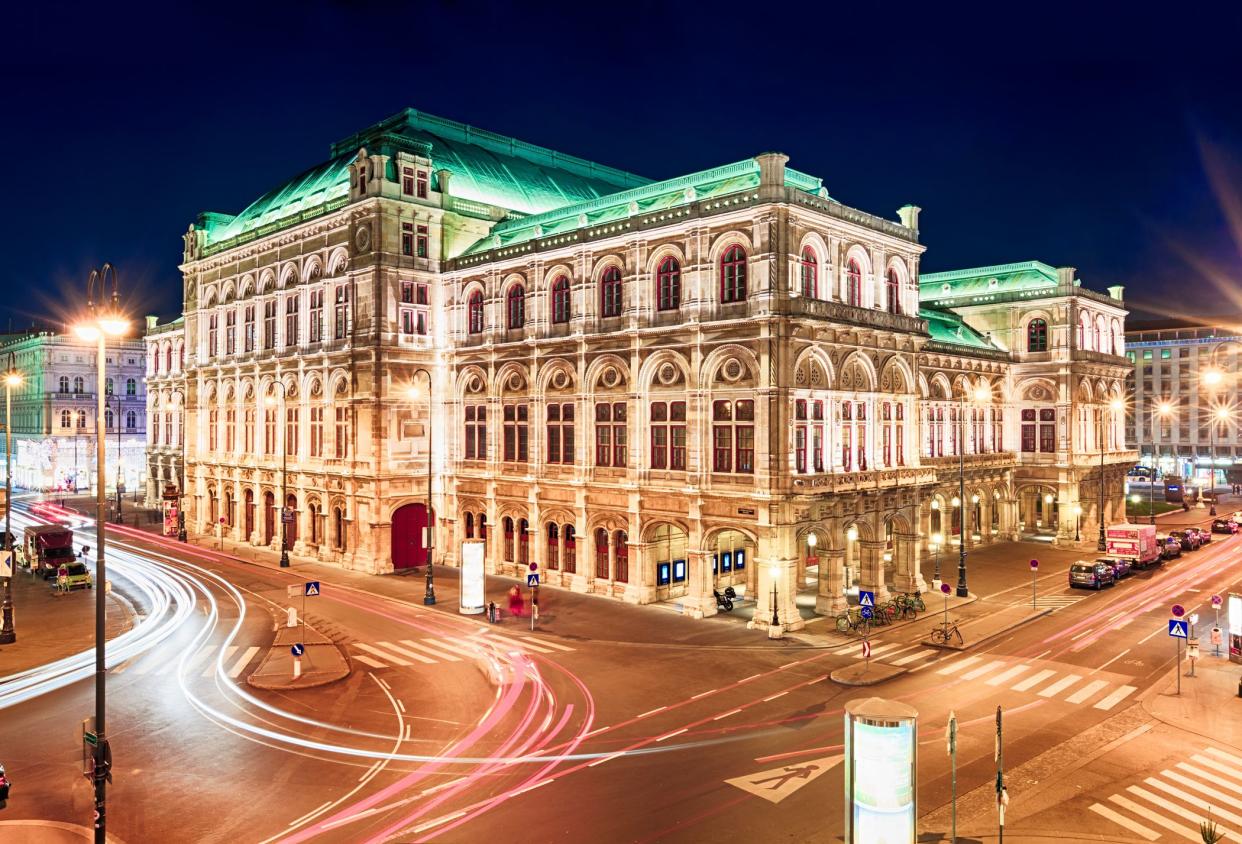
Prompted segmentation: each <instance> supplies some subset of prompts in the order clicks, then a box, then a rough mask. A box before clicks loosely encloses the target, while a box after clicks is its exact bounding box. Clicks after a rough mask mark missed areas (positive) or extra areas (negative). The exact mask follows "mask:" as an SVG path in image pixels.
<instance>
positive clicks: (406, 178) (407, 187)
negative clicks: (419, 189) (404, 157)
mask: <svg viewBox="0 0 1242 844" xmlns="http://www.w3.org/2000/svg"><path fill="white" fill-rule="evenodd" d="M401 193H402V194H404V195H405V196H413V195H414V168H413V167H402V168H401Z"/></svg>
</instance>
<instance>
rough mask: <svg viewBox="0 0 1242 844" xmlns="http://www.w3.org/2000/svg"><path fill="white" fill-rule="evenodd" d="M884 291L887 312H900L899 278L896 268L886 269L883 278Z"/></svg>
mask: <svg viewBox="0 0 1242 844" xmlns="http://www.w3.org/2000/svg"><path fill="white" fill-rule="evenodd" d="M884 293H885V298H886V299H887V300H888V312H889V313H890V314H899V313H901V279H899V278H898V277H897V271H896V270H889V271H888V275H887V276H886V277H885V279H884Z"/></svg>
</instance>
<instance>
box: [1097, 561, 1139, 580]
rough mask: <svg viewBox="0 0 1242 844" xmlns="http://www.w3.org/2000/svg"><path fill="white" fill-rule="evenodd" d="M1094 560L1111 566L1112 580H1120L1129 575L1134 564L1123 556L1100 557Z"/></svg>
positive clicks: (1132, 571)
mask: <svg viewBox="0 0 1242 844" xmlns="http://www.w3.org/2000/svg"><path fill="white" fill-rule="evenodd" d="M1096 562H1097V563H1103V564H1104V565H1106V566H1111V567H1112V569H1113V579H1114V580H1121V579H1122V578H1123V577H1129V576H1130V575H1131V574H1133V573H1134V564H1133V563H1131V562H1130V560H1127V559H1126V558H1125V557H1100V558H1099V559H1097V560H1096Z"/></svg>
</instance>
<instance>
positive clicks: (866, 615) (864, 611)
mask: <svg viewBox="0 0 1242 844" xmlns="http://www.w3.org/2000/svg"><path fill="white" fill-rule="evenodd" d="M859 612H861V613H862V617H863V618H871V616H872V615H873V613H872V611H871V607H863V608H862V609H861V610H859Z"/></svg>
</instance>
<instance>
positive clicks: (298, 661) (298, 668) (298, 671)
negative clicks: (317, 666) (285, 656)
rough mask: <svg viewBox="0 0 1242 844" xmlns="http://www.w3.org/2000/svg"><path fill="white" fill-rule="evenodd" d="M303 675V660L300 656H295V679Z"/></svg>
mask: <svg viewBox="0 0 1242 844" xmlns="http://www.w3.org/2000/svg"><path fill="white" fill-rule="evenodd" d="M301 676H302V660H301V658H300V657H296V656H295V657H294V658H293V679H295V680H296V679H298V678H299V677H301Z"/></svg>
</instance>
